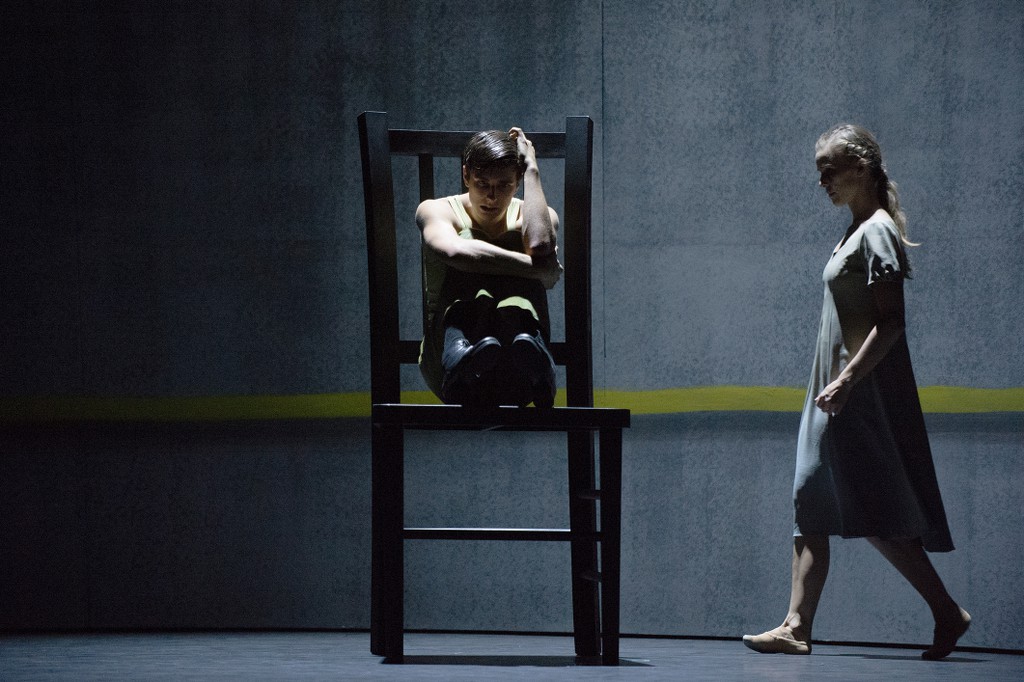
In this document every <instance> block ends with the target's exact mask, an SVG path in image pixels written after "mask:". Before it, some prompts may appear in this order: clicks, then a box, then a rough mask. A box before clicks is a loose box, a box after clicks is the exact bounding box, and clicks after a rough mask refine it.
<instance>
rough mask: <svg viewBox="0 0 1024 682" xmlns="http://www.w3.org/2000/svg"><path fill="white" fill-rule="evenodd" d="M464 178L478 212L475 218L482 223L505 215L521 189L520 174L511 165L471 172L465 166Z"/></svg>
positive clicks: (470, 199)
mask: <svg viewBox="0 0 1024 682" xmlns="http://www.w3.org/2000/svg"><path fill="white" fill-rule="evenodd" d="M462 179H463V181H464V182H465V183H466V187H467V188H468V190H469V203H470V204H471V205H472V207H473V209H474V211H475V212H477V215H474V216H473V219H474V220H476V221H477V222H480V223H491V222H494V221H496V220H498V219H499V218H501V217H502V216H503V215H505V209H507V208H508V205H509V203H511V201H512V197H514V196H515V194H516V190H518V189H519V176H518V174H517V173H516V169H515V168H512V167H510V166H505V167H498V168H494V169H491V170H485V171H482V172H481V171H472V172H471V173H467V170H466V167H465V166H463V168H462Z"/></svg>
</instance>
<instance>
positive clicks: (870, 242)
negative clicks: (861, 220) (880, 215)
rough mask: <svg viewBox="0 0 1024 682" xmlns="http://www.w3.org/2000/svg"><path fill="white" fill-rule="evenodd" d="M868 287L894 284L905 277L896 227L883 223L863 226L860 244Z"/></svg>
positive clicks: (904, 260) (886, 222) (904, 263)
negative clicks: (881, 283)
mask: <svg viewBox="0 0 1024 682" xmlns="http://www.w3.org/2000/svg"><path fill="white" fill-rule="evenodd" d="M860 249H861V255H862V256H863V257H864V269H865V270H866V271H867V275H868V286H870V285H872V284H874V283H875V282H894V281H899V280H902V279H903V278H904V277H906V276H907V267H906V256H905V255H904V253H903V245H902V244H900V237H899V234H898V233H897V232H896V226H895V225H893V224H891V223H889V222H888V221H885V222H871V223H868V224H866V225H864V230H863V236H862V239H861V244H860Z"/></svg>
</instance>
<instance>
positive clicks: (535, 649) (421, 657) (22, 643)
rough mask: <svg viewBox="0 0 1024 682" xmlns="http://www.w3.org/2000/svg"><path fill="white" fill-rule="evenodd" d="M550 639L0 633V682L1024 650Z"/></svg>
mask: <svg viewBox="0 0 1024 682" xmlns="http://www.w3.org/2000/svg"><path fill="white" fill-rule="evenodd" d="M571 650H572V640H571V639H570V638H568V637H557V636H550V637H549V636H533V635H530V636H527V635H465V634H410V635H407V636H406V656H407V662H406V663H405V664H404V665H392V664H385V663H382V661H381V659H380V658H378V657H376V656H373V655H371V654H370V652H369V635H367V634H365V633H325V632H284V633H282V632H259V633H183V634H182V633H174V634H165V633H143V634H60V635H0V680H3V681H4V682H20V681H23V680H76V681H82V682H85V681H89V680H140V681H144V680H214V681H215V680H246V681H247V682H256V681H259V680H445V681H447V680H487V681H490V680H531V681H536V680H642V681H646V680H684V679H685V680H716V681H726V682H727V681H730V680H744V681H747V680H785V681H786V682H792V681H794V680H892V679H898V680H901V682H915V681H917V680H920V681H922V682H923V681H925V680H927V681H929V682H932V681H934V680H985V682H998V681H1001V680H1014V681H1019V680H1024V656H1020V655H1014V654H1000V653H974V652H954V654H953V655H952V656H950V658H949V659H947V660H946V661H942V662H927V661H922V660H921V659H920V658H919V653H920V652H918V651H915V650H910V649H890V648H875V647H856V646H838V645H831V646H830V645H815V649H814V653H813V654H812V655H811V656H781V655H775V656H771V655H762V654H756V653H754V652H752V651H749V650H747V649H746V648H744V647H743V645H742V644H741V643H740V642H739V641H738V640H737V641H721V640H680V639H646V638H626V639H623V641H622V645H621V653H622V665H621V666H619V667H618V668H601V667H592V666H586V665H577V664H576V661H575V660H574V658H573V657H572V656H571V655H568V654H569V652H571Z"/></svg>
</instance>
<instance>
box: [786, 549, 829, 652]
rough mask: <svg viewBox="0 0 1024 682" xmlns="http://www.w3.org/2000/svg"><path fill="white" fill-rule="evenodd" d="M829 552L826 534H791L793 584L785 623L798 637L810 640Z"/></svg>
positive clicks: (823, 584)
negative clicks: (792, 535) (793, 536)
mask: <svg viewBox="0 0 1024 682" xmlns="http://www.w3.org/2000/svg"><path fill="white" fill-rule="evenodd" d="M830 555H831V548H830V546H829V541H828V536H827V535H804V536H797V537H795V538H793V584H792V586H791V588H790V593H789V613H788V614H786V620H785V622H784V623H783V625H788V626H789V627H790V628H791V629H792V630H793V631H794V634H796V633H799V634H800V635H801V637H799V638H800V639H804V640H806V641H810V639H811V626H812V625H813V624H814V614H815V613H816V612H817V611H818V600H819V599H820V598H821V591H822V589H824V587H825V579H826V578H828V565H829V558H830Z"/></svg>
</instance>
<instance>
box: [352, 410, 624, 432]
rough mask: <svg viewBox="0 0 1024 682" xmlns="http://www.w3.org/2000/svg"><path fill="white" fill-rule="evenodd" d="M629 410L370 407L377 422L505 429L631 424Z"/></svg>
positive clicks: (572, 428)
mask: <svg viewBox="0 0 1024 682" xmlns="http://www.w3.org/2000/svg"><path fill="white" fill-rule="evenodd" d="M629 417H630V411H629V410H628V409H619V408H610V407H549V408H536V407H489V408H482V407H463V406H461V405H411V404H408V403H402V404H398V403H379V404H374V405H373V407H372V409H371V421H372V422H373V424H374V425H377V426H394V427H400V428H404V429H420V430H431V429H445V430H452V429H458V430H502V431H601V430H605V429H624V428H628V427H629Z"/></svg>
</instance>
